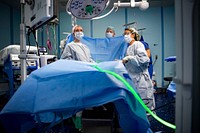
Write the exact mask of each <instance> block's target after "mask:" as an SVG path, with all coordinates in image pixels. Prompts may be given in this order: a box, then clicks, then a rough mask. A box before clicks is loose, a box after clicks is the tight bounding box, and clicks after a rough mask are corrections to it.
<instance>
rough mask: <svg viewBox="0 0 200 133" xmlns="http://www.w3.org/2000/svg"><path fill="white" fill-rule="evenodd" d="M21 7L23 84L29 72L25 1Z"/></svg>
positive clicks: (23, 0)
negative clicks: (27, 68)
mask: <svg viewBox="0 0 200 133" xmlns="http://www.w3.org/2000/svg"><path fill="white" fill-rule="evenodd" d="M20 5H21V23H20V55H19V58H20V64H21V83H23V82H24V81H25V80H26V77H27V71H26V26H25V23H24V22H25V15H24V7H25V0H20Z"/></svg>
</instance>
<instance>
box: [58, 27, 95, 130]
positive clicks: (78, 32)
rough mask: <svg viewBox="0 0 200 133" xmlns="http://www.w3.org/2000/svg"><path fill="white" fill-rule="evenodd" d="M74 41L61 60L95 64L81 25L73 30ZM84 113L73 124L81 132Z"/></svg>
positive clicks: (69, 44)
mask: <svg viewBox="0 0 200 133" xmlns="http://www.w3.org/2000/svg"><path fill="white" fill-rule="evenodd" d="M72 34H73V36H74V41H72V42H70V43H68V44H67V45H66V46H65V49H64V51H63V53H62V55H61V59H67V60H77V61H84V62H94V61H93V60H92V58H91V54H90V50H89V48H88V47H87V46H86V45H84V44H83V43H81V39H82V37H83V36H84V33H83V28H82V27H81V26H80V25H76V26H74V27H73V29H72ZM81 119H82V111H79V112H77V113H76V117H73V122H74V124H75V127H76V129H78V131H79V132H81V130H82V122H81V121H82V120H81Z"/></svg>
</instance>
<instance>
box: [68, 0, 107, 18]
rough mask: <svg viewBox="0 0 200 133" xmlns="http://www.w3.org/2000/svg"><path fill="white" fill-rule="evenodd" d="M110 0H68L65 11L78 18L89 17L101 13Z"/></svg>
mask: <svg viewBox="0 0 200 133" xmlns="http://www.w3.org/2000/svg"><path fill="white" fill-rule="evenodd" d="M109 2H110V0H69V1H68V3H67V11H68V12H70V13H71V15H73V16H74V17H76V18H78V19H91V18H94V17H96V16H98V15H99V14H101V13H102V12H103V11H104V10H105V8H106V7H107V5H108V4H109Z"/></svg>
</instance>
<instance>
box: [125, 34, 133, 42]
mask: <svg viewBox="0 0 200 133" xmlns="http://www.w3.org/2000/svg"><path fill="white" fill-rule="evenodd" d="M124 40H125V42H127V43H130V42H131V41H132V38H131V34H129V35H124Z"/></svg>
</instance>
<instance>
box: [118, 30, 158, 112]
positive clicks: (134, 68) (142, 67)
mask: <svg viewBox="0 0 200 133" xmlns="http://www.w3.org/2000/svg"><path fill="white" fill-rule="evenodd" d="M124 39H125V41H126V42H127V43H128V44H129V46H128V48H127V51H126V56H125V57H124V58H123V59H122V62H123V64H124V65H125V67H126V69H127V71H128V73H129V76H130V77H131V79H132V80H133V83H134V85H135V86H136V87H137V90H138V92H139V94H140V96H141V99H142V100H143V101H144V103H145V104H146V105H147V106H148V107H149V108H150V109H154V108H155V99H154V88H153V84H152V80H151V78H150V76H149V72H148V65H149V61H150V59H149V57H148V56H147V53H146V51H145V47H144V45H143V44H142V43H141V42H140V41H138V36H137V34H136V32H134V31H133V30H132V29H131V28H126V29H125V30H124Z"/></svg>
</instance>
